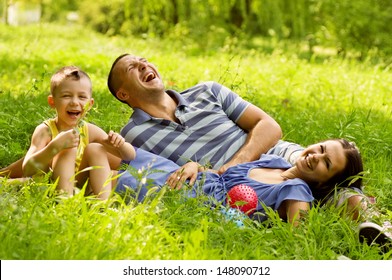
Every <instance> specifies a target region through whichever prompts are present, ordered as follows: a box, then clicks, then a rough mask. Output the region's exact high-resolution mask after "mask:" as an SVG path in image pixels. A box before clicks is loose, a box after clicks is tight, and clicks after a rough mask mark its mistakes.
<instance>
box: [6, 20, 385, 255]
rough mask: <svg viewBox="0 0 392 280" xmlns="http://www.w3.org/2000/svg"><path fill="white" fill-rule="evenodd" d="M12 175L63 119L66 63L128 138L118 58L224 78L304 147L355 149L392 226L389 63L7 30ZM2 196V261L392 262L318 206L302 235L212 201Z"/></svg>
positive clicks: (188, 81) (178, 80) (184, 75)
mask: <svg viewBox="0 0 392 280" xmlns="http://www.w3.org/2000/svg"><path fill="white" fill-rule="evenodd" d="M0 34H1V37H2V40H1V41H0V85H1V88H0V95H1V98H0V108H1V110H0V132H1V133H0V166H5V165H7V164H9V163H11V162H13V161H14V160H16V159H18V158H19V157H21V156H22V155H23V154H24V153H25V152H26V150H27V147H28V145H29V141H30V136H31V133H32V132H33V129H34V127H35V126H36V125H37V124H39V123H40V122H41V121H42V120H44V119H46V118H47V117H50V116H52V115H53V114H54V112H53V111H51V109H50V108H49V106H47V104H46V96H47V93H48V89H49V78H50V75H51V74H52V73H53V72H54V71H55V70H56V69H58V68H59V67H61V66H64V65H70V64H72V65H77V66H80V67H81V68H82V69H84V70H85V71H87V72H88V73H89V74H90V76H91V78H92V80H93V87H94V98H95V100H96V105H95V108H94V110H93V111H92V112H91V113H90V114H89V116H88V118H89V120H90V121H92V122H94V123H96V124H97V125H99V126H101V127H102V128H104V129H105V130H109V129H114V130H116V131H119V130H120V128H121V127H122V125H124V124H125V123H126V121H127V119H128V118H129V116H130V113H131V111H130V109H129V108H128V107H126V106H125V105H124V104H121V103H119V102H118V101H116V100H115V99H114V98H113V97H112V96H111V95H110V93H109V91H108V90H107V88H106V77H107V74H108V71H109V69H110V66H111V63H112V61H113V60H114V59H115V58H116V57H117V56H118V55H120V54H122V53H125V52H130V53H135V54H137V55H140V56H145V57H146V58H147V59H148V60H150V61H152V62H153V63H154V64H156V65H157V66H158V69H159V70H160V72H161V74H162V76H163V77H164V79H165V84H166V86H167V87H168V88H174V89H177V90H182V89H185V88H187V87H189V86H192V85H194V84H196V83H198V82H200V81H206V80H215V81H218V82H220V83H222V84H224V85H226V86H228V87H229V88H231V89H233V90H234V91H236V92H237V93H239V94H240V95H241V96H243V97H244V98H245V99H247V100H250V101H251V102H253V103H254V104H256V105H258V106H260V107H261V108H263V109H264V110H265V111H267V112H268V113H269V114H271V115H272V116H273V117H274V118H276V119H277V120H278V122H279V123H280V124H281V126H282V128H283V130H284V134H285V138H286V139H287V140H290V141H294V142H298V143H301V144H303V145H307V144H310V143H312V142H314V141H319V140H323V139H325V138H330V137H345V138H348V139H350V140H352V141H355V142H356V143H357V145H358V147H359V148H360V150H361V153H362V155H363V158H364V162H365V169H366V170H367V174H366V176H365V184H366V188H365V190H366V192H367V193H368V194H369V195H373V196H375V197H377V200H378V205H379V207H380V209H382V211H383V214H384V216H385V217H386V218H389V219H391V218H392V205H391V204H390V201H391V199H392V182H391V178H392V176H391V175H392V171H391V170H390V169H389V167H390V166H391V162H392V133H391V131H392V122H391V114H392V104H391V102H390V98H389V96H390V92H391V90H392V74H391V72H390V68H388V66H387V65H382V64H377V65H372V64H370V63H367V62H363V63H358V62H355V61H350V60H340V59H337V58H334V57H325V56H323V54H322V53H320V54H319V56H314V57H312V58H311V59H310V60H308V59H306V60H305V59H303V58H301V56H300V55H299V54H298V53H296V52H295V51H282V49H281V48H279V47H278V46H276V48H275V49H273V50H272V51H271V49H269V51H268V52H266V50H265V49H263V48H261V47H260V48H253V49H244V48H241V47H238V46H239V45H238V44H236V43H235V41H228V43H227V45H225V46H222V48H221V49H216V50H208V51H203V52H202V51H195V48H193V47H192V45H191V44H190V43H189V44H187V43H188V42H186V41H185V42H184V41H183V40H181V41H180V40H177V41H169V40H162V41H158V40H140V39H135V38H107V37H104V36H102V35H99V34H95V33H94V32H92V31H90V30H86V29H82V28H80V27H78V26H55V25H40V26H27V27H19V28H14V27H6V26H3V25H0ZM0 183H1V187H0V237H1V240H2V242H1V243H0V258H1V259H89V260H90V259H93V260H94V259H189V260H193V259H223V260H226V259H244V260H245V259H271V260H275V259H286V260H291V259H300V260H313V259H319V260H324V259H337V258H339V256H342V255H343V256H346V257H348V258H351V259H362V260H363V259H365V260H371V259H392V252H391V251H390V252H388V253H382V252H381V251H380V250H379V248H378V247H377V246H372V247H369V246H367V245H363V244H361V243H359V241H358V238H357V232H356V223H355V222H352V221H349V220H347V219H344V218H341V217H340V215H339V213H338V211H332V210H331V209H324V208H322V209H319V208H314V209H312V210H311V211H310V212H309V215H308V217H307V219H306V220H305V221H304V223H303V225H301V226H300V227H299V228H296V229H293V228H292V227H291V226H290V225H288V224H286V223H282V222H281V221H280V220H279V219H277V218H276V217H275V218H272V220H271V223H270V224H269V225H265V224H257V223H253V222H252V221H249V220H246V221H245V223H246V225H247V226H246V227H245V228H242V229H239V228H238V227H237V226H236V225H235V224H234V223H233V222H231V221H227V220H225V219H224V217H223V216H222V215H221V214H220V212H219V211H217V210H211V209H209V208H208V207H206V201H205V198H203V197H200V198H199V199H187V198H186V197H185V196H184V195H183V194H182V193H181V192H168V191H166V192H164V191H162V193H161V194H160V196H158V197H151V198H150V200H149V201H148V203H143V204H137V203H135V202H131V203H130V204H126V203H124V201H123V200H122V198H120V197H113V199H111V200H109V201H107V202H100V201H96V200H94V199H91V198H84V197H83V196H81V195H78V196H76V197H74V198H72V199H67V200H61V199H59V198H56V197H54V196H52V195H51V194H52V192H53V185H51V184H49V183H48V182H47V180H45V178H43V179H42V180H41V181H37V182H35V183H26V184H23V185H12V184H8V183H6V182H5V181H3V182H1V181H0Z"/></svg>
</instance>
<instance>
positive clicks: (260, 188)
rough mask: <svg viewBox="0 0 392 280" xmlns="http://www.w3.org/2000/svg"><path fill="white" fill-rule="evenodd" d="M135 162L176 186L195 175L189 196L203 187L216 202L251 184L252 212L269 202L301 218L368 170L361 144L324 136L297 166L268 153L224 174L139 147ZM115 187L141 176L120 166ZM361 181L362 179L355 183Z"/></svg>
mask: <svg viewBox="0 0 392 280" xmlns="http://www.w3.org/2000/svg"><path fill="white" fill-rule="evenodd" d="M129 164H130V166H132V167H133V168H136V169H141V168H144V169H146V168H147V169H150V170H160V172H154V173H152V174H149V175H148V176H147V178H146V179H149V180H153V181H152V182H153V184H154V185H158V186H163V185H164V184H168V185H169V186H170V187H171V188H181V186H182V185H183V184H184V183H185V180H184V178H191V179H190V180H189V182H187V183H189V185H191V186H192V188H191V189H190V191H189V196H191V197H195V196H196V195H197V194H199V193H200V190H202V191H203V193H204V194H206V195H208V196H211V197H213V198H214V199H215V200H216V201H217V202H220V203H222V205H225V204H226V197H227V192H228V191H229V190H230V189H231V188H233V187H234V186H236V185H239V184H245V185H248V186H250V187H252V188H253V189H254V190H255V191H256V193H257V196H258V200H259V202H258V205H257V208H256V212H255V213H253V214H252V217H253V218H256V219H258V220H265V219H266V216H265V215H264V214H265V210H264V209H265V207H270V208H272V209H274V210H275V211H277V212H278V214H279V216H280V217H281V218H283V219H286V220H287V221H289V222H291V223H294V224H297V220H298V219H299V218H300V212H301V211H302V210H303V211H307V210H309V208H310V206H311V203H312V202H313V201H314V200H315V199H316V200H322V199H323V198H325V197H326V196H327V195H328V194H330V193H331V192H332V191H333V190H334V188H335V187H336V186H338V187H347V186H348V185H349V183H350V181H351V180H348V179H349V178H350V177H352V176H356V175H358V174H359V173H360V172H362V171H363V165H362V159H361V156H360V153H359V151H358V149H357V148H356V147H355V146H354V145H352V144H350V143H349V142H347V141H346V140H344V139H335V140H328V141H325V142H321V143H318V144H314V145H311V146H309V147H307V148H306V149H305V150H304V151H303V152H302V154H301V156H300V157H299V158H298V159H297V161H296V164H295V165H294V166H292V165H290V164H289V163H288V162H286V161H285V160H284V159H283V158H281V157H278V156H275V155H263V156H262V157H261V158H260V160H257V161H253V162H248V163H243V164H239V165H236V166H232V167H230V168H229V169H227V171H226V172H224V173H223V174H222V175H219V174H218V173H217V172H216V171H213V170H205V169H204V168H203V167H201V166H199V165H198V164H197V163H195V162H188V163H187V164H185V165H184V166H182V167H179V166H178V165H176V164H175V163H173V162H171V161H169V160H167V159H164V158H162V157H159V156H156V155H153V154H150V153H148V152H145V151H143V150H141V149H138V150H137V154H136V159H135V160H133V161H131V162H130V163H129ZM120 173H122V175H121V176H120V177H119V179H118V182H117V187H116V191H117V192H123V191H124V190H126V188H128V187H131V188H133V189H135V190H136V189H137V188H138V186H139V187H140V185H139V181H140V179H139V180H138V179H136V178H134V177H133V176H132V175H131V174H130V173H128V172H124V171H120ZM353 184H354V185H355V187H360V186H361V179H360V178H358V179H357V180H356V181H355V182H354V183H353ZM138 193H139V197H138V199H139V200H142V199H143V198H144V196H145V194H146V193H147V188H146V184H144V185H142V186H141V189H140V190H138Z"/></svg>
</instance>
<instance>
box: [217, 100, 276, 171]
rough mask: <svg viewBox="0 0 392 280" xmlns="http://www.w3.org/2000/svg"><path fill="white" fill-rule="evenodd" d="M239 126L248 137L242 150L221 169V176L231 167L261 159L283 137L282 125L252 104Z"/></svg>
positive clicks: (241, 118)
mask: <svg viewBox="0 0 392 280" xmlns="http://www.w3.org/2000/svg"><path fill="white" fill-rule="evenodd" d="M237 125H238V126H239V127H241V128H242V129H243V130H244V131H245V132H247V133H248V137H247V138H246V142H245V143H244V145H243V146H242V148H241V149H240V150H239V151H238V152H237V153H236V154H235V155H234V156H233V157H232V158H231V160H230V161H229V162H227V163H226V164H225V165H223V166H222V167H221V168H220V169H219V173H220V174H221V173H223V172H225V171H226V169H227V168H229V167H230V166H233V165H236V164H239V163H243V162H249V161H253V160H256V159H259V158H260V156H261V154H264V153H266V152H267V151H268V150H269V149H270V148H271V147H273V146H274V145H275V144H276V143H277V142H278V140H279V139H280V138H281V137H282V129H281V128H280V125H279V124H278V123H277V122H276V121H275V120H274V119H273V118H272V117H271V116H269V115H268V114H267V113H265V112H264V111H263V110H261V109H260V108H258V107H256V106H255V105H252V104H250V105H249V106H248V107H247V108H246V110H245V112H244V113H243V114H242V116H241V117H240V118H239V120H238V122H237Z"/></svg>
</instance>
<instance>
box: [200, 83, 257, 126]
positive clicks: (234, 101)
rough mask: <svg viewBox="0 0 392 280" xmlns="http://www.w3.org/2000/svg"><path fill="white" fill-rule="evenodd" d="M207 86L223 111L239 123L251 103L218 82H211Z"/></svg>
mask: <svg viewBox="0 0 392 280" xmlns="http://www.w3.org/2000/svg"><path fill="white" fill-rule="evenodd" d="M207 84H208V86H209V87H210V89H211V92H212V94H213V95H214V96H215V98H216V99H217V101H218V102H219V103H220V104H221V106H222V110H223V111H224V112H225V113H226V115H227V116H228V117H229V118H230V119H231V120H232V121H234V122H237V121H238V119H239V118H240V117H241V116H242V114H243V113H244V112H245V109H246V108H247V107H248V106H249V105H250V103H249V102H248V101H245V100H244V99H242V98H241V97H240V96H239V95H238V94H237V93H235V92H233V91H231V90H230V89H229V88H227V87H225V86H223V85H221V84H218V83H216V82H209V83H207Z"/></svg>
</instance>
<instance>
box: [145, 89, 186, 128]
mask: <svg viewBox="0 0 392 280" xmlns="http://www.w3.org/2000/svg"><path fill="white" fill-rule="evenodd" d="M177 102H178V101H177V100H176V98H175V97H174V96H171V95H169V94H167V93H165V94H162V98H160V99H159V100H155V101H154V102H149V103H148V104H144V106H143V107H141V108H140V109H142V110H143V111H145V112H146V113H148V114H149V115H150V116H152V117H155V118H162V119H166V120H170V121H173V122H177V123H179V121H178V119H177V118H176V116H175V111H176V108H177Z"/></svg>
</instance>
